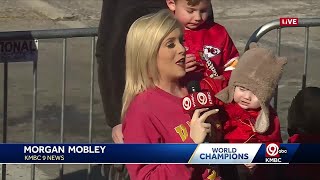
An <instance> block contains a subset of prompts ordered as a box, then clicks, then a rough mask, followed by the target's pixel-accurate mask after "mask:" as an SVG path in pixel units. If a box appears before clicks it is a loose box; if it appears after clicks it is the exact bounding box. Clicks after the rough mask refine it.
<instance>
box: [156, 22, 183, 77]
mask: <svg viewBox="0 0 320 180" xmlns="http://www.w3.org/2000/svg"><path fill="white" fill-rule="evenodd" d="M182 41H183V34H182V32H181V30H180V29H178V28H177V29H175V30H174V31H172V32H171V33H170V34H169V35H168V36H167V37H165V38H164V40H163V41H162V43H161V45H160V48H159V52H158V57H157V66H158V71H159V74H160V80H164V81H173V80H178V79H180V78H181V77H183V76H184V75H185V74H186V71H185V57H186V54H185V48H184V46H183V45H182V43H183V42H182Z"/></svg>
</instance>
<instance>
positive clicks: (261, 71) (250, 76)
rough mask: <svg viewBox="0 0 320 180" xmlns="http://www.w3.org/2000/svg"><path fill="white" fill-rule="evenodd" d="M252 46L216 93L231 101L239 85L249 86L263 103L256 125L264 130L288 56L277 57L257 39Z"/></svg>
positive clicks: (259, 130) (257, 130)
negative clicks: (261, 45)
mask: <svg viewBox="0 0 320 180" xmlns="http://www.w3.org/2000/svg"><path fill="white" fill-rule="evenodd" d="M249 47H250V48H249V50H248V51H246V52H245V53H244V54H243V55H242V56H241V57H240V59H239V63H238V65H237V67H236V68H235V69H234V70H233V71H232V73H231V77H230V81H229V84H228V86H227V87H226V88H224V89H223V90H222V91H220V92H219V93H217V94H216V97H217V98H218V99H220V100H221V101H223V102H224V103H231V102H232V101H233V97H234V90H235V87H236V86H241V87H244V88H246V89H248V90H250V91H251V92H252V93H253V94H254V95H255V96H257V98H258V99H259V102H260V105H261V111H260V113H259V115H258V117H257V119H256V122H255V125H254V128H255V130H256V132H258V133H261V134H262V133H264V132H266V131H267V130H268V128H269V125H270V122H269V105H270V101H271V98H272V97H273V94H274V91H275V88H276V87H277V85H278V82H279V80H280V78H281V75H282V71H283V67H284V65H285V64H286V63H287V59H286V58H284V57H276V56H275V55H274V53H273V52H272V51H271V50H268V49H265V48H261V47H258V45H257V44H256V43H251V44H250V46H249Z"/></svg>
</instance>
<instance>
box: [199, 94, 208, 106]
mask: <svg viewBox="0 0 320 180" xmlns="http://www.w3.org/2000/svg"><path fill="white" fill-rule="evenodd" d="M197 100H198V102H199V103H200V104H201V105H206V104H207V102H208V98H207V96H206V95H205V94H204V93H202V92H199V93H198V94H197Z"/></svg>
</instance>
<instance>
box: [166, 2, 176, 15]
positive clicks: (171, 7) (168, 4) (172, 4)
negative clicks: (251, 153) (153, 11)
mask: <svg viewBox="0 0 320 180" xmlns="http://www.w3.org/2000/svg"><path fill="white" fill-rule="evenodd" d="M166 3H167V6H168V8H169V9H170V11H172V12H174V11H175V10H176V2H175V1H174V0H166Z"/></svg>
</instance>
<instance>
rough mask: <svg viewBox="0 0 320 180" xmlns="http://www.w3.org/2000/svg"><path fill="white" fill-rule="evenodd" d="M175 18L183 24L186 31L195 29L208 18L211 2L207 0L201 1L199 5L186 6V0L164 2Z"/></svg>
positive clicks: (167, 0)
mask: <svg viewBox="0 0 320 180" xmlns="http://www.w3.org/2000/svg"><path fill="white" fill-rule="evenodd" d="M166 2H167V5H168V7H169V9H170V10H171V11H173V12H174V14H175V17H176V18H177V19H178V21H180V23H182V24H183V26H184V27H185V28H186V29H195V28H197V27H199V26H200V25H201V24H203V23H204V22H205V21H206V20H207V19H208V16H209V13H211V12H209V11H210V9H211V8H210V6H211V2H210V1H209V0H201V1H200V3H199V4H197V5H194V6H191V5H188V1H187V0H176V1H174V0H166Z"/></svg>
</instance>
